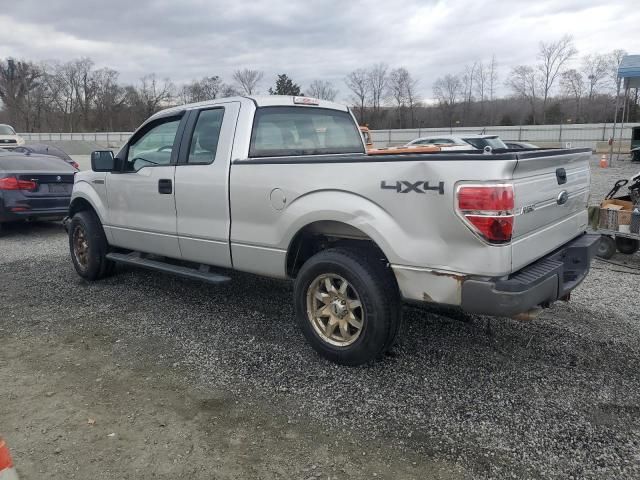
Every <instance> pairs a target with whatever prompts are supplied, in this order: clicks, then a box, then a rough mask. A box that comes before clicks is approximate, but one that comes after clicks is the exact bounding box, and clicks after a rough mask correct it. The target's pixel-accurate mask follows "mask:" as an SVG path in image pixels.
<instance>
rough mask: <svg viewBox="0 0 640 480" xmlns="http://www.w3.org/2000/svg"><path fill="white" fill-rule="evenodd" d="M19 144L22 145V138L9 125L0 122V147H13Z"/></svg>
mask: <svg viewBox="0 0 640 480" xmlns="http://www.w3.org/2000/svg"><path fill="white" fill-rule="evenodd" d="M20 145H24V138H22V137H21V136H19V135H18V134H17V133H16V131H15V130H14V128H13V127H12V126H11V125H4V124H0V148H7V149H14V148H15V147H19V146H20Z"/></svg>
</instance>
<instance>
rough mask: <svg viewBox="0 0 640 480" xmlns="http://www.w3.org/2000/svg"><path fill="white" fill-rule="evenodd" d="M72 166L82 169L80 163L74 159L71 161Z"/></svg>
mask: <svg viewBox="0 0 640 480" xmlns="http://www.w3.org/2000/svg"><path fill="white" fill-rule="evenodd" d="M71 166H72V167H73V168H75V169H76V170H80V165H79V164H78V162H74V161H72V162H71Z"/></svg>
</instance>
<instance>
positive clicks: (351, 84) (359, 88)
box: [344, 68, 370, 123]
mask: <svg viewBox="0 0 640 480" xmlns="http://www.w3.org/2000/svg"><path fill="white" fill-rule="evenodd" d="M344 83H345V84H346V85H347V88H348V89H349V90H351V93H352V96H351V100H352V102H354V103H355V104H356V105H357V107H358V110H359V115H358V119H359V120H360V122H361V123H365V106H366V104H367V99H368V97H369V92H370V88H369V82H368V81H367V72H366V70H364V69H362V68H359V69H357V70H354V71H353V72H351V73H349V74H348V75H347V76H346V78H345V79H344Z"/></svg>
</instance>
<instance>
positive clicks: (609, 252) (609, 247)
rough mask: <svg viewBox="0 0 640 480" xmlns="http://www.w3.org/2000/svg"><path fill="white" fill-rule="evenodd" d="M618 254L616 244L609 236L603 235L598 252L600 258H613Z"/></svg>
mask: <svg viewBox="0 0 640 480" xmlns="http://www.w3.org/2000/svg"><path fill="white" fill-rule="evenodd" d="M615 253H616V242H615V240H614V239H613V238H611V237H610V236H608V235H601V236H600V242H598V251H597V252H596V255H598V256H599V257H600V258H605V259H607V258H611V257H613V256H614V255H615Z"/></svg>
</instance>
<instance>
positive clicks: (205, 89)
mask: <svg viewBox="0 0 640 480" xmlns="http://www.w3.org/2000/svg"><path fill="white" fill-rule="evenodd" d="M222 87H223V84H222V79H221V78H220V77H219V76H218V75H213V76H211V77H203V78H202V79H200V80H193V81H192V82H191V83H188V84H186V85H183V86H182V88H181V89H180V97H181V100H182V102H183V103H194V102H204V101H205V100H213V99H214V98H218V97H219V96H220V93H221V91H222ZM223 96H227V95H223ZM229 96H233V95H229Z"/></svg>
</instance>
